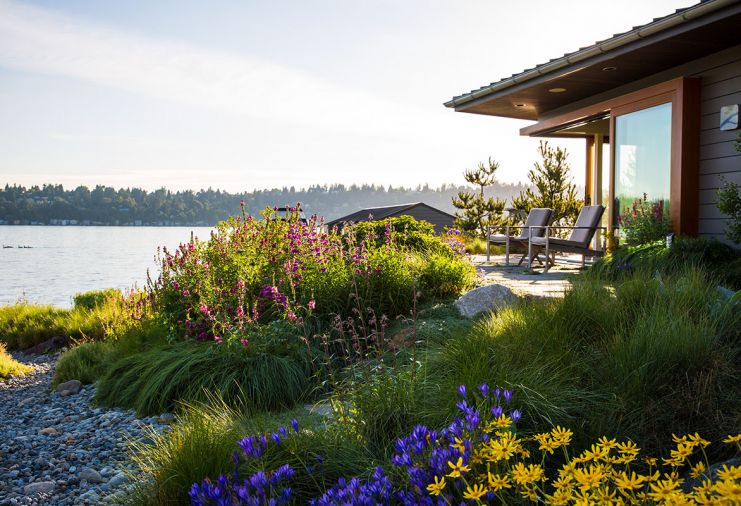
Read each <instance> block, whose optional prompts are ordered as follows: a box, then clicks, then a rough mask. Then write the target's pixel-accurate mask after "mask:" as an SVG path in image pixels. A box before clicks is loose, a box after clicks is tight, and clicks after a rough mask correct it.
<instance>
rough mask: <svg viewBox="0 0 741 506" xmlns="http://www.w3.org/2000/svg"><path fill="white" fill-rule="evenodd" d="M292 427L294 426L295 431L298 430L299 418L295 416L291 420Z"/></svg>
mask: <svg viewBox="0 0 741 506" xmlns="http://www.w3.org/2000/svg"><path fill="white" fill-rule="evenodd" d="M291 427H293V430H294V431H295V432H298V420H296V419H295V418H294V419H293V420H291Z"/></svg>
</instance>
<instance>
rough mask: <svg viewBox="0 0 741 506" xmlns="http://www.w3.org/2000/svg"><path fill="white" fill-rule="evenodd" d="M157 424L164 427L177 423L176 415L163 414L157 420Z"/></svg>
mask: <svg viewBox="0 0 741 506" xmlns="http://www.w3.org/2000/svg"><path fill="white" fill-rule="evenodd" d="M157 422H158V423H161V424H164V425H170V424H171V423H174V422H175V415H173V414H172V413H162V414H161V415H160V416H159V418H157Z"/></svg>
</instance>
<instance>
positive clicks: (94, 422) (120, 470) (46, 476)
mask: <svg viewBox="0 0 741 506" xmlns="http://www.w3.org/2000/svg"><path fill="white" fill-rule="evenodd" d="M57 357H58V356H57V355H54V356H50V355H42V356H37V357H31V356H26V355H23V354H14V358H15V359H16V360H19V361H21V362H24V363H27V364H29V365H31V366H33V367H34V372H32V373H30V374H28V375H26V376H22V377H11V378H9V379H8V380H7V381H4V382H3V381H0V506H6V505H72V504H116V503H120V502H121V499H122V498H124V497H125V495H126V494H127V493H128V492H129V491H130V490H131V487H132V482H131V480H132V477H134V476H136V467H135V465H134V464H133V463H132V462H131V461H130V459H129V458H128V446H129V444H130V442H131V441H132V440H140V439H144V438H146V429H147V428H152V429H154V430H156V431H162V430H165V429H166V425H165V424H163V423H160V422H159V421H158V419H157V417H149V418H139V419H138V418H136V416H135V415H134V413H133V412H132V411H121V410H117V409H104V408H100V407H96V406H94V405H92V404H91V402H90V401H91V399H92V397H93V394H94V392H95V387H94V386H93V385H84V386H82V387H81V388H80V389H79V392H77V393H72V392H73V391H74V390H75V389H74V388H72V389H64V390H63V393H64V395H61V393H60V392H59V391H57V390H56V389H52V387H51V379H52V376H53V373H54V365H55V364H56V360H57ZM166 418H167V421H168V422H171V420H170V419H169V417H166Z"/></svg>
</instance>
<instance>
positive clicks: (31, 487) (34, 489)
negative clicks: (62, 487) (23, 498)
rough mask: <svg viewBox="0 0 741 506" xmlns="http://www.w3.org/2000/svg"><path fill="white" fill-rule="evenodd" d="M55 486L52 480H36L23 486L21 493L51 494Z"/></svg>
mask: <svg viewBox="0 0 741 506" xmlns="http://www.w3.org/2000/svg"><path fill="white" fill-rule="evenodd" d="M55 488H57V484H56V482H54V481H37V482H36V483H29V484H28V485H26V486H25V487H23V493H24V494H26V495H36V494H51V493H52V492H54V489H55Z"/></svg>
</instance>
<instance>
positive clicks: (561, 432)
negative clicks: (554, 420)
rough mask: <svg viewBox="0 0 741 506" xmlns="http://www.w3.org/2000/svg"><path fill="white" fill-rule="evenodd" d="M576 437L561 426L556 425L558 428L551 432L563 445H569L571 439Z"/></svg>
mask: <svg viewBox="0 0 741 506" xmlns="http://www.w3.org/2000/svg"><path fill="white" fill-rule="evenodd" d="M573 435H574V433H573V432H571V431H570V430H569V429H564V428H563V427H561V426H560V425H556V428H555V429H553V430H552V431H551V436H553V439H555V440H557V441H558V442H560V443H561V444H562V445H567V444H569V443H570V442H571V437H572V436H573Z"/></svg>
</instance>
